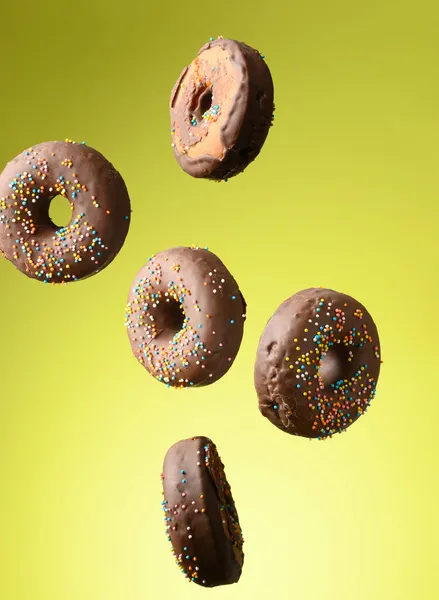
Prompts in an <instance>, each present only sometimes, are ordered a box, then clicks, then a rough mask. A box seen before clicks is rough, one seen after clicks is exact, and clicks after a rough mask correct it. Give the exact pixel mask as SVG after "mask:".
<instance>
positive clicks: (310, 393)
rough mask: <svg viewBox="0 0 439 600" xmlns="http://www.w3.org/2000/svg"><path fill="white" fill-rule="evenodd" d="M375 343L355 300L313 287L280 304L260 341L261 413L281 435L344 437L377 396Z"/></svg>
mask: <svg viewBox="0 0 439 600" xmlns="http://www.w3.org/2000/svg"><path fill="white" fill-rule="evenodd" d="M380 366H381V360H380V342H379V338H378V332H377V328H376V326H375V323H374V322H373V320H372V317H371V316H370V314H369V313H368V312H367V310H366V309H365V308H364V306H363V305H362V304H360V303H359V302H358V301H357V300H355V299H354V298H351V297H350V296H347V295H345V294H341V293H338V292H335V291H334V290H329V289H320V288H313V289H308V290H304V291H302V292H298V293H297V294H295V295H294V296H292V297H291V298H289V299H288V300H285V302H283V303H282V304H281V305H280V306H279V308H278V309H277V311H276V312H275V313H274V315H273V316H272V317H271V319H270V320H269V322H268V324H267V326H266V328H265V330H264V332H263V334H262V336H261V339H260V342H259V347H258V350H257V356H256V363H255V374H254V378H255V387H256V391H257V394H258V397H259V409H260V411H261V413H262V414H263V415H264V416H265V417H267V418H268V419H269V420H270V421H271V422H272V423H273V424H274V425H276V427H279V429H281V430H283V431H285V432H287V433H291V434H293V435H298V436H303V437H308V438H319V439H324V438H327V437H331V436H332V435H333V434H335V433H341V432H342V431H344V430H345V429H347V428H348V427H349V426H350V425H351V424H352V423H354V421H356V420H357V419H358V417H359V416H360V415H362V414H363V413H364V412H365V411H366V409H367V408H368V406H369V404H370V402H371V400H372V399H373V398H374V396H375V392H376V385H377V381H378V376H379V373H380Z"/></svg>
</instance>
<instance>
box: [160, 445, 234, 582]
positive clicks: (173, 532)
mask: <svg viewBox="0 0 439 600" xmlns="http://www.w3.org/2000/svg"><path fill="white" fill-rule="evenodd" d="M162 481H163V495H164V500H163V502H162V506H163V511H164V521H165V525H166V534H167V535H168V540H169V541H170V542H171V545H172V551H173V552H172V553H173V555H174V558H175V561H176V563H177V565H178V567H179V568H180V569H181V571H182V572H183V573H184V575H185V577H186V578H187V579H189V580H190V581H193V582H195V583H198V584H199V585H201V586H204V587H215V586H218V585H228V584H231V583H236V582H237V581H238V580H239V578H240V576H241V571H242V565H243V562H244V554H243V551H242V546H243V543H244V540H243V538H242V532H241V527H240V525H239V519H238V513H237V512H236V508H235V503H234V501H233V497H232V492H231V490H230V485H229V484H228V482H227V479H226V476H225V473H224V465H223V463H222V462H221V459H220V457H219V455H218V452H217V449H216V446H215V444H214V443H213V442H212V440H210V439H209V438H206V437H202V436H201V437H193V438H191V439H188V440H182V441H181V442H177V443H176V444H174V445H173V446H172V447H171V448H170V449H169V450H168V452H167V454H166V457H165V461H164V465H163V474H162Z"/></svg>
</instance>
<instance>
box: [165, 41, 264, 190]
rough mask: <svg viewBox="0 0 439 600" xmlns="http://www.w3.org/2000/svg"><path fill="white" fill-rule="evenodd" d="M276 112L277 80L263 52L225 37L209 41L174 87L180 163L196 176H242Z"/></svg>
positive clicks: (176, 146)
mask: <svg viewBox="0 0 439 600" xmlns="http://www.w3.org/2000/svg"><path fill="white" fill-rule="evenodd" d="M210 100H211V107H210V108H209V105H210ZM273 111H274V89H273V80H272V77H271V73H270V70H269V68H268V67H267V65H266V63H265V62H264V60H263V58H262V57H261V55H260V54H259V52H258V51H257V50H255V49H254V48H251V47H250V46H247V45H246V44H244V43H242V42H237V41H235V40H230V39H224V38H222V37H220V38H218V39H217V40H215V41H212V42H209V43H208V44H206V45H205V46H203V47H202V48H201V50H200V51H199V52H198V56H197V58H196V59H195V60H194V61H193V62H192V64H191V65H190V66H189V67H185V69H183V71H182V73H181V75H180V77H179V79H178V81H177V83H176V84H175V86H174V89H173V90H172V95H171V124H172V129H171V131H172V134H173V147H174V153H175V156H176V159H177V161H178V163H179V164H180V166H181V168H182V169H183V170H184V171H185V172H186V173H188V174H189V175H192V176H193V177H199V178H206V179H213V180H223V179H228V178H230V177H233V176H234V175H238V174H239V173H241V172H242V171H244V169H245V168H246V167H247V166H248V165H249V164H250V163H251V162H252V161H253V160H254V159H255V158H256V157H257V156H258V154H259V152H260V151H261V148H262V146H263V144H264V142H265V140H266V137H267V135H268V131H269V129H270V126H271V124H272V121H273Z"/></svg>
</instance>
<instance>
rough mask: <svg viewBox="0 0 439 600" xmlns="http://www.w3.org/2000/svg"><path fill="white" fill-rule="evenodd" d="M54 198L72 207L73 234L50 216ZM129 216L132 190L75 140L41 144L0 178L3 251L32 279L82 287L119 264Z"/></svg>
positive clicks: (21, 156)
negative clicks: (83, 281) (115, 261)
mask: <svg viewBox="0 0 439 600" xmlns="http://www.w3.org/2000/svg"><path fill="white" fill-rule="evenodd" d="M55 196H63V197H64V198H67V199H68V200H69V201H70V204H71V208H72V217H71V220H70V222H69V224H68V225H67V226H66V227H57V226H56V225H55V224H54V223H53V222H52V220H51V219H50V217H49V205H50V203H51V201H52V200H53V198H55ZM130 212H131V211H130V199H129V196H128V192H127V189H126V187H125V183H124V181H123V179H122V177H121V175H120V174H119V173H118V172H117V171H116V169H115V168H114V167H113V165H112V164H111V163H109V162H108V160H107V159H106V158H104V157H103V156H102V154H100V153H99V152H97V151H96V150H94V149H93V148H90V147H89V146H86V145H85V144H84V143H82V144H76V143H75V142H73V141H71V140H65V141H64V142H45V143H42V144H38V145H36V146H34V147H33V148H29V149H28V150H26V151H25V152H22V153H21V154H19V155H18V156H17V157H16V158H15V159H14V160H12V161H11V162H10V163H8V164H7V166H6V167H5V169H4V171H3V172H2V173H1V175H0V252H1V254H2V255H3V256H5V257H6V258H7V259H8V260H10V261H11V262H12V263H13V264H14V265H15V267H16V268H17V269H18V270H19V271H21V272H22V273H25V274H26V275H27V276H28V277H30V278H33V279H37V280H39V281H43V282H44V283H54V284H55V283H68V282H72V281H78V280H79V279H84V278H85V277H89V276H91V275H94V274H95V273H97V272H98V271H102V269H104V268H105V267H106V266H107V265H109V264H110V263H111V261H112V260H113V259H114V258H115V256H116V255H117V253H118V252H119V250H120V249H121V247H122V245H123V243H124V241H125V237H126V235H127V233H128V229H129V225H130Z"/></svg>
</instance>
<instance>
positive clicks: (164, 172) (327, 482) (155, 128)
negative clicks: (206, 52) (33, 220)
mask: <svg viewBox="0 0 439 600" xmlns="http://www.w3.org/2000/svg"><path fill="white" fill-rule="evenodd" d="M0 17H1V22H2V32H1V38H0V39H1V57H0V105H1V108H2V110H1V127H0V130H1V136H0V163H1V165H4V164H5V163H6V162H7V161H8V160H10V159H12V158H13V157H14V156H15V155H16V154H18V153H19V152H21V151H22V150H23V149H25V148H26V147H28V146H30V145H32V144H35V143H37V142H40V141H48V140H52V139H64V138H65V137H70V138H72V139H76V140H77V141H82V140H85V141H86V142H87V143H88V144H89V145H91V146H93V147H95V148H97V149H98V150H100V151H101V152H102V153H103V154H104V155H106V156H107V157H108V158H109V160H111V161H112V162H113V163H114V164H115V166H116V167H117V168H118V169H119V170H120V171H121V173H122V174H123V176H124V178H125V180H126V183H127V185H128V188H129V190H130V194H131V198H132V203H133V209H134V212H133V221H132V226H131V231H130V235H129V238H128V239H127V242H126V244H125V246H124V248H123V250H122V252H121V254H120V255H119V257H118V258H117V259H116V260H115V262H114V263H113V264H112V265H111V266H110V267H109V268H107V269H106V270H105V271H104V272H102V273H101V274H99V275H97V276H96V277H93V278H91V279H90V280H86V281H83V282H81V283H78V284H71V285H68V286H62V287H53V286H44V285H42V284H41V283H39V282H35V281H31V280H29V279H27V278H26V277H25V276H24V275H22V274H21V273H19V272H18V271H16V270H15V269H14V268H13V266H12V265H11V264H10V263H8V262H7V261H6V260H3V259H2V260H0V289H1V307H2V310H1V323H2V327H1V334H0V335H1V341H0V374H1V392H0V393H1V405H0V408H1V413H0V486H1V489H0V492H1V494H0V597H1V598H2V600H40V599H41V600H60V599H62V600H126V599H129V600H141V599H145V598H148V599H149V598H151V599H156V598H157V599H164V600H171V599H173V598H178V599H179V600H185V599H192V598H202V597H205V596H207V595H209V594H210V595H211V596H212V597H214V598H217V599H221V600H223V599H226V598H227V599H228V598H230V599H237V598H240V599H241V598H252V599H255V600H258V599H263V598H264V599H265V598H267V597H273V598H276V597H277V598H288V597H292V598H293V597H294V598H298V599H300V600H317V599H321V598H322V597H324V598H326V599H327V600H348V599H349V600H351V599H353V598H355V599H356V600H369V599H371V598H374V599H376V600H412V599H414V598H422V599H423V600H430V599H433V598H437V588H438V585H439V576H438V574H439V569H438V568H437V557H438V551H439V548H438V533H439V531H438V525H439V519H438V516H437V505H438V500H439V485H438V471H437V460H438V450H439V441H438V434H437V423H436V419H437V418H438V411H437V403H438V395H437V366H438V349H437V344H438V334H439V331H438V312H437V311H438V307H437V306H436V304H437V302H438V300H439V284H438V259H439V255H438V254H439V251H438V246H439V244H438V237H439V236H438V234H437V229H438V216H439V211H438V204H437V195H438V184H439V181H438V179H439V177H438V169H437V165H438V159H439V150H438V148H439V146H438V136H439V118H438V115H439V109H438V105H439V78H438V59H439V38H438V33H437V32H438V23H439V20H438V17H439V7H438V5H437V2H435V1H434V0H432V1H431V2H425V1H422V0H420V1H419V0H418V1H416V2H414V1H412V2H407V1H404V0H395V1H384V0H381V1H377V0H370V1H369V2H352V0H349V1H348V0H343V1H342V0H333V1H331V2H325V1H323V0H315V1H311V0H300V1H296V2H288V1H287V0H284V1H282V0H273V1H270V2H267V3H265V4H261V5H257V4H255V3H252V2H234V1H223V2H221V3H204V2H203V3H198V4H197V3H196V4H193V3H189V4H188V3H182V2H160V3H157V5H152V4H148V2H139V3H138V4H134V3H133V2H130V1H125V2H121V3H119V2H114V1H112V0H105V1H104V0H97V1H96V0H95V1H93V2H89V1H87V2H86V1H85V0H79V1H78V2H72V3H66V2H64V3H59V2H55V1H53V0H52V1H51V2H44V3H36V2H28V1H24V2H13V3H10V4H9V3H8V4H5V5H4V6H3V8H1V9H0ZM221 34H222V35H224V36H225V37H232V38H236V39H239V40H242V41H245V42H246V43H248V44H250V45H253V46H255V47H257V48H258V49H259V50H260V51H261V52H262V53H264V54H265V55H266V61H267V63H268V65H269V66H270V68H271V70H272V74H273V77H274V80H275V90H276V93H275V95H276V106H277V110H276V120H275V127H274V128H273V129H272V130H271V132H270V135H269V138H268V140H267V143H266V145H265V147H264V150H263V152H262V153H261V155H260V157H259V158H258V159H257V161H256V162H255V163H254V164H253V165H252V166H250V167H249V168H248V170H247V171H246V173H245V174H244V175H241V176H239V177H238V178H236V179H235V180H230V181H229V182H228V183H226V184H214V183H209V182H204V181H197V180H194V179H192V178H190V177H189V176H187V175H185V174H184V173H183V172H182V171H181V170H180V169H179V167H178V165H177V163H176V162H175V160H174V158H173V155H172V149H171V139H170V132H169V129H170V124H169V115H168V104H169V95H170V91H171V88H172V86H173V84H174V81H175V80H176V78H177V77H178V75H179V74H180V71H181V69H182V67H183V66H184V65H185V64H188V63H189V62H190V61H191V60H192V59H193V58H194V57H195V54H196V52H197V50H198V48H199V47H201V46H202V45H203V44H204V43H205V42H206V41H207V40H208V39H209V37H211V36H217V35H221ZM180 244H183V245H190V244H199V245H203V246H204V245H208V246H209V248H210V249H211V250H212V251H214V252H215V253H217V254H218V255H219V256H220V257H221V258H222V260H223V261H224V262H225V264H226V265H227V266H228V268H229V269H230V270H231V272H232V273H233V274H234V276H235V277H236V279H237V280H238V282H239V284H240V286H241V289H242V291H243V293H244V295H245V297H246V299H247V302H248V320H247V324H246V329H245V337H244V341H243V345H242V350H241V352H240V354H239V356H238V358H237V360H236V362H235V364H234V366H233V368H232V369H231V371H230V372H229V373H228V374H227V376H226V377H224V378H223V379H222V380H221V381H219V382H218V383H217V384H215V385H213V386H211V387H208V388H205V389H200V390H197V389H194V390H191V391H185V392H179V391H175V390H168V389H166V387H165V386H163V385H161V384H159V383H158V382H156V381H154V380H153V379H152V378H151V377H150V376H148V375H147V373H146V372H145V371H144V370H143V369H142V368H141V366H140V365H138V364H137V363H136V361H135V359H134V358H133V357H132V355H131V351H130V346H129V342H128V339H127V336H126V331H125V329H124V309H125V300H126V296H127V293H128V289H129V286H130V283H131V280H132V278H133V277H134V275H135V273H136V272H137V270H138V269H139V268H140V267H141V266H142V264H143V263H144V262H145V261H146V259H147V257H148V256H149V255H150V254H151V253H154V252H157V251H160V250H164V249H166V248H168V247H172V246H176V245H180ZM315 285H317V286H318V285H322V286H326V287H332V288H334V289H337V290H339V291H342V292H345V293H348V294H351V295H353V296H355V297H357V298H358V300H360V301H361V302H363V303H364V304H365V305H366V307H367V308H368V310H369V311H370V312H371V313H372V315H373V317H374V319H375V320H376V322H377V325H378V328H379V331H380V335H381V341H382V351H383V360H384V364H383V368H382V374H381V378H380V381H379V384H378V393H377V396H376V399H375V400H374V402H373V404H372V406H371V409H370V411H368V413H367V415H366V416H364V417H362V418H361V419H360V420H359V421H358V422H357V423H356V424H355V425H353V426H352V428H351V429H350V430H349V431H348V432H347V433H345V434H343V435H340V436H337V437H335V438H333V439H332V440H327V441H324V442H317V441H316V442H310V441H308V440H305V439H296V438H293V437H290V436H288V435H285V434H284V433H282V432H280V431H278V430H277V429H276V428H275V427H273V426H272V425H270V424H269V423H268V421H266V420H265V419H263V418H262V416H260V415H259V412H258V409H257V401H256V397H255V393H254V390H253V381H252V376H253V362H254V356H255V351H256V347H257V343H258V339H259V335H260V333H261V332H262V329H263V327H264V325H265V323H266V321H267V319H268V318H269V317H270V316H271V314H272V313H273V311H274V310H275V309H276V308H277V306H278V305H279V304H280V302H282V301H283V300H284V299H285V298H286V297H288V296H290V295H291V294H293V293H294V292H296V291H298V290H300V289H302V288H305V287H310V286H315ZM199 434H201V435H207V436H210V437H212V439H213V440H214V441H215V442H216V444H217V445H218V448H219V451H220V454H221V456H222V459H223V461H224V463H225V465H226V472H227V475H228V478H229V481H230V483H231V485H232V489H233V493H234V496H235V500H236V503H237V507H238V510H239V514H240V519H241V523H242V527H243V532H244V536H245V539H246V544H245V552H246V557H245V568H244V571H243V575H242V578H241V581H240V582H239V584H238V585H235V586H230V587H225V588H217V589H215V590H212V591H210V592H209V591H207V590H204V589H202V588H199V587H197V586H195V585H193V584H190V583H188V582H186V581H185V580H184V578H183V576H182V575H181V574H180V573H179V571H178V569H177V568H176V567H175V566H174V564H173V558H172V556H171V553H170V550H169V546H168V542H167V541H166V538H165V535H164V532H163V524H162V512H161V506H160V502H161V495H160V494H161V483H160V472H161V467H162V461H163V457H164V454H165V452H166V450H167V448H168V447H169V446H170V445H171V444H173V443H174V442H175V441H177V440H178V439H181V438H185V437H189V436H191V435H199Z"/></svg>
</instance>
